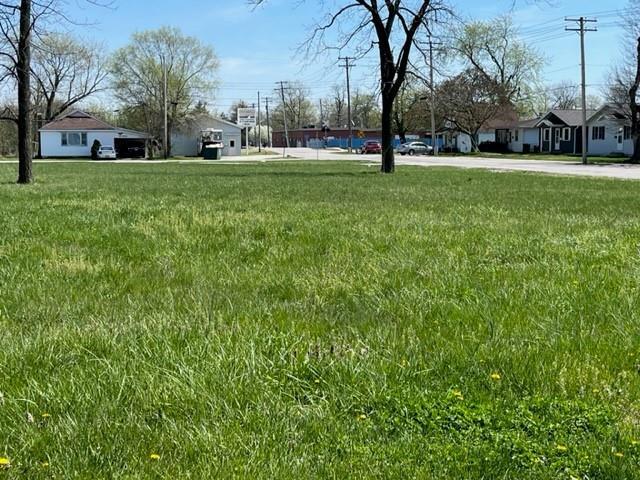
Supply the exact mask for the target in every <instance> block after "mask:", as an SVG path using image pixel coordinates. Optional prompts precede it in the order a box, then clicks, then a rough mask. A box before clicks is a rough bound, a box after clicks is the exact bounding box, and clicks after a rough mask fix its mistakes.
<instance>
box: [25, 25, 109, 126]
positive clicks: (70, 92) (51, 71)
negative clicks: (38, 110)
mask: <svg viewBox="0 0 640 480" xmlns="http://www.w3.org/2000/svg"><path fill="white" fill-rule="evenodd" d="M102 51H103V49H102V48H101V46H100V45H97V44H92V43H91V42H86V41H80V40H77V39H75V38H73V37H72V36H70V35H68V34H61V33H50V34H46V35H43V36H41V37H40V38H39V39H38V41H36V42H34V49H33V62H32V63H33V65H32V72H33V76H34V80H35V85H34V86H35V87H36V89H35V93H36V97H37V98H41V99H42V103H43V105H42V107H43V113H44V119H45V120H52V119H53V118H55V117H56V116H58V115H59V114H61V113H62V112H64V111H65V110H67V109H69V108H70V107H72V106H73V105H75V104H77V103H78V102H81V101H83V100H85V99H86V98H87V97H89V96H91V95H93V94H95V93H97V92H100V91H102V90H104V89H105V86H106V85H105V79H106V77H107V73H108V72H107V68H106V64H105V62H104V60H103V54H102Z"/></svg>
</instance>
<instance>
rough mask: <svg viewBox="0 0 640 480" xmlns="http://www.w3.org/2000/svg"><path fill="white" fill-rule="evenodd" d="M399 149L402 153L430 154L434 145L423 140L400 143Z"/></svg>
mask: <svg viewBox="0 0 640 480" xmlns="http://www.w3.org/2000/svg"><path fill="white" fill-rule="evenodd" d="M397 151H398V153H399V154H400V155H430V154H431V153H433V147H432V146H431V145H427V144H426V143H422V142H408V143H403V144H402V145H400V147H398V150H397Z"/></svg>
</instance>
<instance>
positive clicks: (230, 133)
mask: <svg viewBox="0 0 640 480" xmlns="http://www.w3.org/2000/svg"><path fill="white" fill-rule="evenodd" d="M207 130H220V131H222V144H223V145H224V147H223V150H222V155H223V156H225V157H237V156H240V155H241V154H242V150H241V149H242V127H240V126H238V125H236V124H235V123H231V122H228V121H226V120H222V119H221V118H215V117H212V116H210V115H201V116H199V117H197V118H193V119H189V120H187V121H184V122H183V123H182V124H180V125H178V126H177V128H176V129H175V131H174V132H172V133H171V154H172V155H177V156H181V157H198V156H200V154H201V153H202V152H201V151H200V148H201V146H202V133H203V132H204V131H207Z"/></svg>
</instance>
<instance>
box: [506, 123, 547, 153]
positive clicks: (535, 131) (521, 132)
mask: <svg viewBox="0 0 640 480" xmlns="http://www.w3.org/2000/svg"><path fill="white" fill-rule="evenodd" d="M538 120H539V119H538V118H533V119H530V120H521V121H519V122H518V123H517V124H516V125H515V126H514V127H513V128H512V129H511V130H510V131H509V138H508V143H509V150H510V151H512V152H516V153H533V152H535V151H539V150H540V129H539V128H538V127H537V126H536V124H537V123H538Z"/></svg>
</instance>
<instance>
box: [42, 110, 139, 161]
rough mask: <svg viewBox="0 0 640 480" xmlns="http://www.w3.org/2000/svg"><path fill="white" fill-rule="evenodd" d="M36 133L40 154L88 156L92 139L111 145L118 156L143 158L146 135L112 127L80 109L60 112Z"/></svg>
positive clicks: (45, 156)
mask: <svg viewBox="0 0 640 480" xmlns="http://www.w3.org/2000/svg"><path fill="white" fill-rule="evenodd" d="M39 133H40V152H41V154H42V157H43V158H47V157H53V158H78V157H86V158H91V146H92V145H93V142H94V141H96V140H98V141H99V142H100V145H102V146H103V147H114V148H115V150H116V153H117V155H118V158H145V157H146V144H147V140H148V139H149V138H150V135H149V134H147V133H143V132H136V131H135V130H128V129H126V128H116V127H114V126H113V125H109V124H108V123H106V122H103V121H102V120H98V119H97V118H95V117H93V116H92V115H89V114H88V113H86V112H82V111H80V110H75V111H73V112H71V113H68V114H65V115H61V116H60V117H58V118H56V119H55V120H53V121H52V122H50V123H48V124H46V125H45V126H44V127H42V128H41V129H40V132H39Z"/></svg>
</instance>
